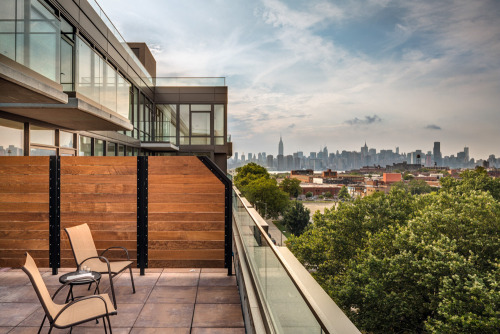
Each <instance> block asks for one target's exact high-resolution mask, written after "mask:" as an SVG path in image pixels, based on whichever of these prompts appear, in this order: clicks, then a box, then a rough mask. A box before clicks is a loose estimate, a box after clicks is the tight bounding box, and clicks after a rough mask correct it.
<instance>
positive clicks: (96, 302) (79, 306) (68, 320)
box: [55, 294, 116, 327]
mask: <svg viewBox="0 0 500 334" xmlns="http://www.w3.org/2000/svg"><path fill="white" fill-rule="evenodd" d="M99 296H100V297H102V298H103V299H104V301H105V302H106V305H107V306H108V312H107V313H108V314H109V315H111V314H116V310H115V307H114V306H113V303H112V302H111V300H110V299H109V296H108V295H107V294H102V295H99ZM104 315H106V307H105V306H104V303H103V301H102V299H100V298H95V297H92V298H89V299H85V300H82V301H79V302H77V303H75V304H73V305H71V306H70V307H68V308H67V309H66V310H64V311H63V313H61V315H60V316H59V317H58V318H57V320H56V321H55V325H56V326H57V327H67V326H70V325H71V324H75V323H79V322H82V321H86V320H89V319H95V318H99V317H102V316H104Z"/></svg>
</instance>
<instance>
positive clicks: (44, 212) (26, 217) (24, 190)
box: [0, 157, 49, 267]
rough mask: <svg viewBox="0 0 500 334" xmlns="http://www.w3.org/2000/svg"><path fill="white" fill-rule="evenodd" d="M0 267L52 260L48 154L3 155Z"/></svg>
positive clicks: (44, 262) (0, 203)
mask: <svg viewBox="0 0 500 334" xmlns="http://www.w3.org/2000/svg"><path fill="white" fill-rule="evenodd" d="M0 176H1V178H2V182H1V184H0V267H20V266H22V265H23V264H24V261H25V255H24V253H25V252H29V253H30V254H31V256H33V258H34V259H35V261H36V262H37V263H39V264H42V265H45V266H48V259H49V252H48V250H49V157H0Z"/></svg>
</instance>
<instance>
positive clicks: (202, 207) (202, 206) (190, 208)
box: [148, 203, 225, 213]
mask: <svg viewBox="0 0 500 334" xmlns="http://www.w3.org/2000/svg"><path fill="white" fill-rule="evenodd" d="M148 209H149V213H162V212H186V213H193V212H203V213H211V212H224V209H225V205H224V204H215V203H213V204H206V203H186V204H184V203H174V204H165V203H150V204H149V205H148Z"/></svg>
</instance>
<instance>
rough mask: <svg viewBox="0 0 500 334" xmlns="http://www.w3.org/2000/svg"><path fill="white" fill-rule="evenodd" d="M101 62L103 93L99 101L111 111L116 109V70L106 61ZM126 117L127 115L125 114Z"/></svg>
mask: <svg viewBox="0 0 500 334" xmlns="http://www.w3.org/2000/svg"><path fill="white" fill-rule="evenodd" d="M102 64H103V69H104V72H103V78H104V81H103V90H102V92H103V94H102V100H101V103H102V104H103V105H104V106H105V107H106V108H109V109H111V110H113V111H116V71H115V69H114V68H112V67H111V66H110V65H109V64H108V63H106V62H104V61H103V62H102ZM125 117H127V115H125Z"/></svg>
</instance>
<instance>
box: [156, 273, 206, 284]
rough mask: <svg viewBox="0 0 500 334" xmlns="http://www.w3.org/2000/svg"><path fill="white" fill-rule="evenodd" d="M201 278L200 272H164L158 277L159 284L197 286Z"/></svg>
mask: <svg viewBox="0 0 500 334" xmlns="http://www.w3.org/2000/svg"><path fill="white" fill-rule="evenodd" d="M199 279H200V274H199V273H163V274H161V276H160V278H159V279H158V283H157V285H160V286H161V285H167V286H197V285H198V281H199Z"/></svg>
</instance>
